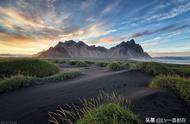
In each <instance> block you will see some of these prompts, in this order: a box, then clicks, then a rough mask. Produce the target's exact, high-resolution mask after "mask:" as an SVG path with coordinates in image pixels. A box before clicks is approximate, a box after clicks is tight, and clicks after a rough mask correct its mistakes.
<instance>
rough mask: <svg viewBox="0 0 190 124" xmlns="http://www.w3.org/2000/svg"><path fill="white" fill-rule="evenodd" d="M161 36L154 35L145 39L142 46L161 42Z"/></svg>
mask: <svg viewBox="0 0 190 124" xmlns="http://www.w3.org/2000/svg"><path fill="white" fill-rule="evenodd" d="M161 40H162V38H161V37H156V38H153V39H150V40H146V41H144V42H142V43H141V44H142V46H143V47H150V46H154V45H158V44H160V43H161Z"/></svg>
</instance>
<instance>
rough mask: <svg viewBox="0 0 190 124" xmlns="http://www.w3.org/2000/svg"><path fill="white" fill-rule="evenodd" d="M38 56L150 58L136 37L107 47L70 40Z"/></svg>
mask: <svg viewBox="0 0 190 124" xmlns="http://www.w3.org/2000/svg"><path fill="white" fill-rule="evenodd" d="M38 57H43V58H49V57H50V58H52V57H53V58H56V57H65V58H79V59H84V58H88V59H112V58H113V59H131V58H150V56H149V55H148V54H147V53H145V52H144V51H143V49H142V47H141V46H140V45H139V44H136V43H135V40H134V39H131V40H130V41H126V42H125V41H123V42H121V43H120V44H118V45H116V46H115V47H112V48H110V49H107V48H105V47H102V46H95V45H93V46H88V45H87V44H85V43H84V42H83V41H79V42H75V41H74V40H68V41H65V42H59V43H58V44H57V45H56V46H55V47H51V49H48V50H47V51H43V52H40V53H39V54H38Z"/></svg>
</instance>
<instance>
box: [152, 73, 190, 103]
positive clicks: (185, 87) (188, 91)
mask: <svg viewBox="0 0 190 124" xmlns="http://www.w3.org/2000/svg"><path fill="white" fill-rule="evenodd" d="M150 87H151V88H168V89H172V90H173V91H174V92H177V93H178V94H179V95H180V96H181V97H182V98H183V99H184V100H185V101H186V103H187V104H190V79H189V78H182V77H179V76H164V75H161V76H157V77H155V78H154V79H153V81H152V82H151V83H150Z"/></svg>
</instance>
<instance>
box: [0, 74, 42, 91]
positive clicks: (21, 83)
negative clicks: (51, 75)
mask: <svg viewBox="0 0 190 124" xmlns="http://www.w3.org/2000/svg"><path fill="white" fill-rule="evenodd" d="M37 80H38V78H35V77H30V76H23V75H17V76H13V77H11V78H7V79H4V80H1V81H0V93H3V92H8V91H12V90H15V89H18V88H21V87H26V86H30V85H32V84H34V83H35V82H36V81H37Z"/></svg>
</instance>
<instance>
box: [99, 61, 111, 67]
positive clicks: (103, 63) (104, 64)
mask: <svg viewBox="0 0 190 124" xmlns="http://www.w3.org/2000/svg"><path fill="white" fill-rule="evenodd" d="M96 64H97V65H98V66H100V67H106V66H107V65H108V64H109V62H97V63H96Z"/></svg>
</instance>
